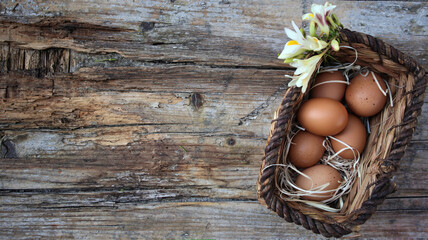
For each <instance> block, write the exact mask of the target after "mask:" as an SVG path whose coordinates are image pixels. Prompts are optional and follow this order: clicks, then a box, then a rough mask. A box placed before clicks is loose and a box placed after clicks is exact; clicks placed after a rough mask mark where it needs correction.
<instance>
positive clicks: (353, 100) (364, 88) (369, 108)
mask: <svg viewBox="0 0 428 240" xmlns="http://www.w3.org/2000/svg"><path fill="white" fill-rule="evenodd" d="M375 75H376V79H377V80H378V82H379V85H380V86H381V88H382V89H383V90H384V91H386V89H387V88H386V85H385V82H384V81H383V80H382V78H381V77H380V76H379V75H378V74H375ZM345 99H346V103H347V104H348V106H349V108H350V109H351V110H352V112H354V113H355V114H356V115H358V116H361V117H370V116H373V115H376V114H377V113H378V112H380V111H381V110H382V109H383V107H384V106H385V103H386V96H385V95H383V93H382V92H381V91H380V89H379V87H378V85H377V83H376V81H375V80H374V78H373V74H372V73H371V72H370V73H369V74H368V75H367V76H366V77H364V76H363V75H361V74H358V75H357V76H355V77H354V78H353V79H352V80H351V82H350V84H349V86H348V88H346V92H345Z"/></svg>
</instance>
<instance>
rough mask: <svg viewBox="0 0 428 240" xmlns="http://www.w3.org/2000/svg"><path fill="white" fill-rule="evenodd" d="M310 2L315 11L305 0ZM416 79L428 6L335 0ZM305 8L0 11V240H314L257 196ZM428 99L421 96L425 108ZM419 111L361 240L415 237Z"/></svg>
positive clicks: (427, 112)
mask: <svg viewBox="0 0 428 240" xmlns="http://www.w3.org/2000/svg"><path fill="white" fill-rule="evenodd" d="M315 2H318V3H321V1H315ZM333 2H334V3H335V4H337V5H338V10H337V15H338V16H339V17H340V19H342V20H343V24H344V25H345V26H347V27H349V28H351V29H352V30H356V31H361V32H365V33H369V34H372V35H373V36H375V37H378V38H381V39H383V40H385V41H386V42H388V43H390V44H392V45H394V46H395V47H397V48H398V49H400V50H402V51H403V52H405V53H406V54H409V55H410V56H413V57H414V58H415V59H416V60H417V61H418V62H420V63H422V64H423V65H424V66H425V67H427V66H428V62H427V46H426V44H423V43H424V42H426V41H427V40H428V37H427V29H426V28H427V27H426V25H427V24H426V21H427V12H428V4H427V3H425V2H423V1H411V2H407V1H406V2H397V1H382V2H378V1H358V2H351V1H340V2H339V1H333ZM309 10H310V2H309V1H275V0H263V1H243V0H236V1H232V0H231V1H224V0H221V1H220V0H218V1H186V0H176V1H175V0H174V1H173V0H171V1H166V0H165V1H120V2H119V3H112V2H108V1H100V0H96V1H74V2H71V1H70V2H69V1H52V2H49V3H44V1H38V0H36V1H22V2H19V3H17V2H15V1H3V2H1V3H0V138H1V144H0V145H1V149H0V150H1V151H0V153H1V154H2V155H1V158H0V160H1V161H0V169H1V172H0V229H1V230H0V238H1V239H10V238H19V239H45V238H78V239H82V238H83V239H85V238H91V239H137V238H138V239H139V238H141V239H298V238H311V239H317V238H318V239H321V237H320V236H316V235H314V234H312V233H311V232H309V231H307V230H305V229H304V228H303V227H301V226H297V225H294V224H289V223H286V222H284V220H283V219H280V218H278V217H277V216H276V215H274V214H272V213H271V212H269V211H268V210H267V209H265V208H264V207H263V206H261V205H260V204H258V203H257V200H256V186H255V185H256V179H257V175H258V172H259V167H260V163H261V160H260V159H261V158H262V156H263V149H264V146H265V143H266V137H267V135H268V132H269V128H270V122H271V120H272V117H273V112H274V111H275V109H276V108H277V106H278V105H279V102H280V101H281V98H282V96H283V94H284V92H285V90H286V88H287V79H286V78H284V77H283V75H284V74H290V73H292V70H291V69H289V68H287V67H286V66H284V65H283V64H282V63H281V62H280V61H278V60H276V59H275V56H276V54H277V53H278V52H280V51H281V50H282V47H283V44H284V42H285V40H286V39H285V34H284V32H283V28H284V27H290V22H291V20H294V21H296V23H297V24H300V23H301V21H300V17H301V15H302V13H306V12H308V11H309ZM426 102H428V97H427V96H426V97H425V103H426ZM426 122H428V105H427V104H425V105H424V106H423V109H422V116H421V117H420V118H419V124H418V125H417V127H416V130H415V134H414V137H413V140H412V142H411V144H410V145H409V147H408V150H407V152H406V154H405V156H404V158H403V159H402V161H401V167H400V169H399V171H398V172H397V173H396V175H395V177H394V182H396V183H397V187H398V191H397V192H396V193H394V194H392V195H391V196H390V197H389V198H388V199H386V201H385V202H384V204H383V205H381V206H380V207H379V209H378V212H377V213H376V214H375V215H374V216H373V217H372V218H371V219H370V220H369V221H368V222H367V223H366V224H364V225H363V226H361V231H360V235H352V236H353V237H358V236H361V237H363V238H397V239H402V238H427V237H428V233H427V231H426V229H425V226H426V225H427V224H428V223H427V219H428V216H427V213H428V205H427V201H426V200H427V198H428V187H427V184H426V183H427V182H428V179H427V176H426V172H427V171H428V168H427V164H426V159H427V157H426V156H427V155H428V126H427V125H426V124H425V123H426Z"/></svg>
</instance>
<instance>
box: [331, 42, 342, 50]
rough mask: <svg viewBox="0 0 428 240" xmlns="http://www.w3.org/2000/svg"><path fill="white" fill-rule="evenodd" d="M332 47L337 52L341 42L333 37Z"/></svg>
mask: <svg viewBox="0 0 428 240" xmlns="http://www.w3.org/2000/svg"><path fill="white" fill-rule="evenodd" d="M331 48H332V49H333V50H334V51H336V52H337V51H339V48H340V46H339V42H338V41H337V40H336V39H333V40H332V41H331Z"/></svg>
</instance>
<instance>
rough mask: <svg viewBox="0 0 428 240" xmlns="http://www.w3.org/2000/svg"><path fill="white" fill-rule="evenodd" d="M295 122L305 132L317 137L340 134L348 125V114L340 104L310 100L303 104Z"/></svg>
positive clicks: (327, 100) (323, 99)
mask: <svg viewBox="0 0 428 240" xmlns="http://www.w3.org/2000/svg"><path fill="white" fill-rule="evenodd" d="M297 120H298V121H299V123H300V124H301V125H302V127H304V128H305V129H306V130H307V131H309V132H311V133H313V134H315V135H319V136H332V135H335V134H338V133H340V132H341V131H342V130H343V129H344V128H345V127H346V124H347V123H348V112H347V111H346V108H345V106H343V105H342V104H341V103H340V102H338V101H336V100H333V99H330V98H312V99H309V100H308V101H306V102H304V103H303V104H302V105H301V106H300V108H299V110H298V112H297Z"/></svg>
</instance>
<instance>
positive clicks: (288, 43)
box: [287, 40, 299, 46]
mask: <svg viewBox="0 0 428 240" xmlns="http://www.w3.org/2000/svg"><path fill="white" fill-rule="evenodd" d="M290 45H299V43H298V42H297V41H295V40H290V41H288V42H287V46H290Z"/></svg>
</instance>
